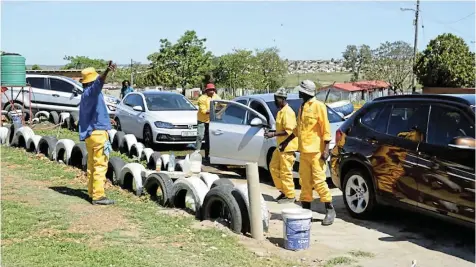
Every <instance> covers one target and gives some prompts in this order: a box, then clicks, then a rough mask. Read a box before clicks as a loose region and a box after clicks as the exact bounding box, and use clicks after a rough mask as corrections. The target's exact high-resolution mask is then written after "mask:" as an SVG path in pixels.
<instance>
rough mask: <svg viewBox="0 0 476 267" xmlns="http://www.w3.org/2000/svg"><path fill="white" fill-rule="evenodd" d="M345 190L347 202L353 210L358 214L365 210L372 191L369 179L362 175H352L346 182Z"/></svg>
mask: <svg viewBox="0 0 476 267" xmlns="http://www.w3.org/2000/svg"><path fill="white" fill-rule="evenodd" d="M344 192H345V201H346V204H347V206H348V207H349V209H350V210H351V211H352V212H354V213H356V214H361V213H363V212H365V210H366V209H367V206H368V204H369V199H370V193H369V186H368V185H367V181H365V179H364V178H363V177H362V176H361V175H358V174H354V175H352V176H350V177H349V178H348V179H347V182H346V183H345V187H344Z"/></svg>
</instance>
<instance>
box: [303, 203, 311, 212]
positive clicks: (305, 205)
mask: <svg viewBox="0 0 476 267" xmlns="http://www.w3.org/2000/svg"><path fill="white" fill-rule="evenodd" d="M301 207H302V208H303V209H306V210H311V202H304V201H301Z"/></svg>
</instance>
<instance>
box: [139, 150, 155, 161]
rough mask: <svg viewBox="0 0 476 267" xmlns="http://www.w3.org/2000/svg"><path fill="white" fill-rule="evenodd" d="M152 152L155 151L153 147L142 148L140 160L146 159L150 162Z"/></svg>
mask: <svg viewBox="0 0 476 267" xmlns="http://www.w3.org/2000/svg"><path fill="white" fill-rule="evenodd" d="M152 153H154V150H153V149H152V148H148V147H146V148H144V150H142V155H141V157H140V160H141V161H144V160H145V161H146V162H149V159H150V155H152Z"/></svg>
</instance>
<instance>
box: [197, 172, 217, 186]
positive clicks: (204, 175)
mask: <svg viewBox="0 0 476 267" xmlns="http://www.w3.org/2000/svg"><path fill="white" fill-rule="evenodd" d="M199 177H200V180H202V181H203V182H204V183H205V184H206V185H207V187H208V190H210V189H211V188H212V185H213V182H215V181H216V180H218V179H220V177H218V175H216V174H213V173H209V172H201V173H200V175H199Z"/></svg>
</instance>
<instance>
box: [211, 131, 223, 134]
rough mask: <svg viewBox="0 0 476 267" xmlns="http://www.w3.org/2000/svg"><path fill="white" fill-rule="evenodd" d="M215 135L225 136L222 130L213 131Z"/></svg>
mask: <svg viewBox="0 0 476 267" xmlns="http://www.w3.org/2000/svg"><path fill="white" fill-rule="evenodd" d="M213 134H214V135H221V134H223V132H222V130H215V131H213Z"/></svg>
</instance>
